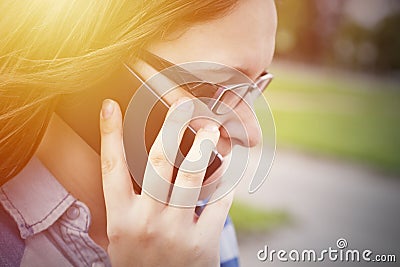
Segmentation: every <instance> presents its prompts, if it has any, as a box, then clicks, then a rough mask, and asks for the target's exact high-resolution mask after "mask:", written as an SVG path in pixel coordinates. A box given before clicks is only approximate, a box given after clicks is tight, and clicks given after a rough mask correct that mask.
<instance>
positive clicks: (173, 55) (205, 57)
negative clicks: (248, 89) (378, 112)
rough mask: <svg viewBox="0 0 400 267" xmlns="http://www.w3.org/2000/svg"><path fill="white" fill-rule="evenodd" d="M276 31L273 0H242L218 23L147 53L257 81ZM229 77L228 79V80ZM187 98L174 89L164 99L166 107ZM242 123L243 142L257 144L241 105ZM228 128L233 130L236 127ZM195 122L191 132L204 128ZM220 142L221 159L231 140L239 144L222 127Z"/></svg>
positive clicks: (246, 110)
mask: <svg viewBox="0 0 400 267" xmlns="http://www.w3.org/2000/svg"><path fill="white" fill-rule="evenodd" d="M276 27H277V17H276V9H275V4H274V1H273V0H241V1H239V2H238V4H237V5H236V6H235V7H234V9H233V10H232V11H231V12H230V13H228V14H227V15H224V16H223V17H221V18H220V19H217V20H213V21H208V22H205V23H201V24H197V25H194V26H192V27H190V28H189V29H187V30H186V31H185V32H184V33H183V34H181V35H178V37H176V36H171V38H166V39H167V40H165V41H162V42H158V43H155V44H153V45H152V46H151V47H150V48H149V50H150V51H151V52H153V53H154V54H156V55H158V56H160V57H162V58H165V59H167V60H168V61H170V62H173V63H175V64H179V63H183V62H192V61H211V62H216V63H220V64H223V65H227V66H230V67H233V68H235V69H238V70H241V71H242V72H244V73H245V74H246V75H247V76H248V77H250V78H251V79H252V80H256V78H258V77H259V76H260V74H262V73H263V72H264V71H265V70H266V69H267V68H268V67H269V65H270V63H271V61H272V57H273V53H274V47H275V32H276ZM228 78H229V77H227V79H228ZM182 96H188V93H187V92H186V91H185V90H184V89H177V90H174V91H172V92H171V93H169V94H168V95H166V96H165V99H166V100H167V102H169V103H173V102H175V101H176V100H177V99H179V98H180V97H182ZM235 111H236V112H237V113H236V114H238V115H239V117H240V119H241V121H243V122H245V123H244V127H245V129H246V131H247V137H246V139H248V140H247V142H248V145H249V146H254V145H256V144H257V143H259V141H260V138H261V136H260V132H259V130H258V126H257V121H256V120H255V119H254V116H253V113H252V111H251V110H250V109H249V106H248V105H247V104H245V103H244V102H243V101H242V102H241V103H240V104H239V105H238V106H237V107H236V108H235ZM239 122H240V120H236V122H234V121H232V122H231V123H230V122H226V123H227V124H229V123H230V128H231V129H232V128H233V129H234V128H235V125H234V124H235V123H239ZM206 123H207V122H206V120H197V121H196V122H195V126H194V128H200V127H201V126H202V125H204V124H206ZM238 126H240V125H238ZM220 129H221V138H220V140H219V143H218V146H217V149H218V151H219V152H220V153H221V154H222V155H226V154H228V153H229V152H230V150H231V140H232V139H235V138H236V139H238V140H242V139H243V136H239V135H241V134H240V133H236V132H235V131H234V130H233V131H232V130H231V131H229V134H228V132H227V131H226V130H225V129H224V128H223V127H221V128H220Z"/></svg>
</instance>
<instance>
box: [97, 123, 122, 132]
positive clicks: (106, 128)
mask: <svg viewBox="0 0 400 267" xmlns="http://www.w3.org/2000/svg"><path fill="white" fill-rule="evenodd" d="M100 129H101V133H102V134H110V133H112V132H114V131H115V130H117V129H118V127H116V125H114V124H113V123H112V122H102V123H101V128H100Z"/></svg>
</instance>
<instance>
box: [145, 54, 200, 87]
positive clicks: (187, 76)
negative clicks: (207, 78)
mask: <svg viewBox="0 0 400 267" xmlns="http://www.w3.org/2000/svg"><path fill="white" fill-rule="evenodd" d="M139 57H140V58H142V59H143V60H144V61H145V62H146V63H148V64H149V65H150V66H152V67H153V68H154V69H155V70H157V71H158V72H161V73H162V74H163V75H164V76H166V77H168V78H169V79H171V80H172V81H173V82H175V83H176V84H185V83H187V82H195V81H196V82H202V81H203V80H202V79H200V78H199V77H197V76H196V75H193V74H192V73H190V72H189V71H187V70H186V69H184V68H182V67H180V66H178V65H175V64H173V63H171V62H169V61H168V60H166V59H163V58H161V57H159V56H157V55H155V54H153V53H151V52H149V51H147V50H143V51H142V52H141V54H140V56H139ZM160 63H161V64H162V65H163V66H162V67H161V66H160ZM177 76H179V78H180V79H179V78H178V77H177Z"/></svg>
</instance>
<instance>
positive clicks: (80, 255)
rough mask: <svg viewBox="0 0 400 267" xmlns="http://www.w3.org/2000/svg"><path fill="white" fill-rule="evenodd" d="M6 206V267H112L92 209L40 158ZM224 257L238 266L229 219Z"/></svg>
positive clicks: (2, 216) (9, 191)
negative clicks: (93, 230)
mask: <svg viewBox="0 0 400 267" xmlns="http://www.w3.org/2000/svg"><path fill="white" fill-rule="evenodd" d="M0 203H1V204H2V206H3V208H4V209H0V227H1V228H0V232H1V238H0V252H1V253H0V265H1V266H96V267H101V266H111V264H110V259H109V257H108V255H107V253H106V252H105V251H104V249H103V248H102V247H100V246H99V245H97V244H96V243H95V242H94V241H93V240H92V239H91V238H90V237H89V233H88V232H89V226H90V220H91V216H90V211H89V209H88V207H87V206H86V205H85V204H84V203H82V202H81V201H79V200H77V199H75V198H74V197H73V196H72V195H71V194H70V193H68V192H67V191H66V190H65V189H64V188H63V187H62V186H61V184H60V183H59V182H58V181H57V180H56V179H55V178H54V177H53V176H52V174H51V173H50V172H49V171H48V170H47V169H46V168H45V167H44V166H43V164H42V163H41V162H40V161H39V160H38V159H37V158H36V157H33V158H32V159H31V161H30V162H29V163H28V165H27V166H26V167H25V168H24V169H23V170H22V171H21V172H20V173H19V174H18V175H17V176H16V177H14V178H13V179H11V180H10V181H8V182H7V183H6V184H4V185H3V186H2V187H1V188H0ZM4 210H5V211H6V212H7V213H6V212H5V211H4ZM7 216H8V217H9V218H7ZM7 220H8V221H7ZM10 222H15V225H14V226H12V225H10ZM13 227H14V228H16V229H18V230H16V229H14V228H13ZM13 229H14V230H13ZM18 234H19V235H18ZM17 235H18V236H17ZM9 245H11V246H13V247H9ZM132 249H134V248H132ZM220 256H221V266H223V267H231V266H232V267H234V266H238V248H237V241H236V235H235V231H234V228H233V225H232V223H231V221H230V220H229V218H228V219H227V221H226V223H225V227H224V230H223V232H222V235H221V244H220Z"/></svg>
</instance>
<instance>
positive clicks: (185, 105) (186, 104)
mask: <svg viewBox="0 0 400 267" xmlns="http://www.w3.org/2000/svg"><path fill="white" fill-rule="evenodd" d="M176 108H177V109H179V110H182V111H192V110H193V108H194V106H193V103H192V101H191V100H190V98H188V97H182V98H181V99H179V101H178V102H177V103H176Z"/></svg>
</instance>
